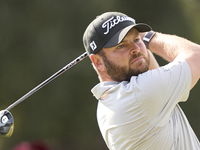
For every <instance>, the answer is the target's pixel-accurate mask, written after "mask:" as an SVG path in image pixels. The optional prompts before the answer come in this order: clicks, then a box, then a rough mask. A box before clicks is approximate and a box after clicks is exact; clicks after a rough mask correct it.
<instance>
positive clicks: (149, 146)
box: [92, 58, 200, 150]
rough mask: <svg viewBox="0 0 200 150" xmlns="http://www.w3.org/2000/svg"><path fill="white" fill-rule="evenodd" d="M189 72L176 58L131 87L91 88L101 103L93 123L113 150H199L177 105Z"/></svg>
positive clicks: (124, 84) (186, 91) (136, 78)
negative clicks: (95, 123) (95, 122)
mask: <svg viewBox="0 0 200 150" xmlns="http://www.w3.org/2000/svg"><path fill="white" fill-rule="evenodd" d="M190 87H191V71H190V68H189V65H188V63H187V62H186V61H185V60H179V58H176V60H174V61H173V62H172V63H169V64H168V65H166V66H164V67H160V68H158V69H154V70H151V71H147V72H145V73H143V74H140V75H138V76H133V77H132V78H131V80H130V82H127V81H124V82H120V83H119V82H115V81H109V82H102V83H99V84H98V85H96V86H95V87H94V88H93V89H92V93H93V94H94V96H95V97H96V98H97V99H98V100H99V101H98V107H97V120H98V124H99V128H100V131H101V133H102V136H103V138H104V140H105V142H106V144H107V146H108V148H109V149H111V150H135V149H139V150H199V149H200V143H199V141H198V139H197V137H196V135H195V133H194V132H193V130H192V128H191V126H190V124H189V122H188V120H187V118H186V116H185V115H184V113H183V111H182V110H181V108H180V106H179V105H178V103H179V102H183V101H186V100H187V98H188V96H189V91H190Z"/></svg>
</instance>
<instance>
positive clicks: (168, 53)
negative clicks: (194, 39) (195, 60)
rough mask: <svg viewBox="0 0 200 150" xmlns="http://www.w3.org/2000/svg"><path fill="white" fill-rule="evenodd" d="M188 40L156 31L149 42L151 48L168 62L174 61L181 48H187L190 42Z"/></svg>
mask: <svg viewBox="0 0 200 150" xmlns="http://www.w3.org/2000/svg"><path fill="white" fill-rule="evenodd" d="M186 41H187V40H185V39H183V38H180V37H177V36H175V35H167V34H161V33H156V34H155V35H154V37H153V38H152V39H151V41H150V42H149V49H150V50H151V51H152V52H153V53H155V54H157V55H158V56H160V57H162V58H164V59H165V60H167V61H168V62H172V61H173V60H174V59H175V58H176V57H177V56H178V54H179V53H180V52H181V50H183V48H184V49H185V48H186V45H187V44H186V43H187V42H188V41H187V42H186Z"/></svg>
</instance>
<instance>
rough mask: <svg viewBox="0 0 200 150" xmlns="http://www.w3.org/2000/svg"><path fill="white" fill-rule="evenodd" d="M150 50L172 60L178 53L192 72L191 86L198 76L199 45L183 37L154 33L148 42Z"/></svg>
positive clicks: (199, 64)
mask: <svg viewBox="0 0 200 150" xmlns="http://www.w3.org/2000/svg"><path fill="white" fill-rule="evenodd" d="M149 48H150V50H151V51H152V52H153V53H155V54H157V55H159V56H161V57H163V58H164V59H166V60H167V61H169V62H172V61H173V60H174V59H175V58H176V57H177V56H178V55H179V56H180V57H181V58H182V59H184V60H186V61H187V63H188V64H189V67H190V70H191V74H192V85H191V88H193V87H194V85H195V84H196V83H197V81H198V80H199V77H200V69H199V68H200V45H197V44H195V43H193V42H190V41H188V40H186V39H184V38H181V37H178V36H174V35H166V34H161V33H156V34H155V35H154V37H153V38H152V39H151V41H150V43H149Z"/></svg>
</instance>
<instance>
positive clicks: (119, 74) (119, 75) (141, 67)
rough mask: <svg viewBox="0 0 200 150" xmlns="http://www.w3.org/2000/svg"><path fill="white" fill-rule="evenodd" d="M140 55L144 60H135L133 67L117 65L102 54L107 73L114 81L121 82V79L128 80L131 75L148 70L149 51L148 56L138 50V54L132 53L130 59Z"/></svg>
mask: <svg viewBox="0 0 200 150" xmlns="http://www.w3.org/2000/svg"><path fill="white" fill-rule="evenodd" d="M140 56H142V57H143V58H144V60H145V62H143V61H142V62H136V64H135V68H134V69H133V68H130V66H129V67H125V66H119V65H117V64H115V63H113V62H111V61H109V60H108V59H107V58H106V56H105V55H102V58H103V61H104V64H105V67H106V69H107V73H108V75H109V76H110V77H111V78H112V79H113V80H115V81H118V82H122V81H130V78H131V77H132V76H138V75H139V74H141V73H144V72H146V71H148V70H149V63H150V60H149V53H148V57H146V56H145V55H144V54H142V53H141V52H139V53H138V54H136V55H134V56H133V58H132V59H131V60H134V59H136V58H137V57H140Z"/></svg>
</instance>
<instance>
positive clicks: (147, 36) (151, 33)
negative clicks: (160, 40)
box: [143, 30, 156, 49]
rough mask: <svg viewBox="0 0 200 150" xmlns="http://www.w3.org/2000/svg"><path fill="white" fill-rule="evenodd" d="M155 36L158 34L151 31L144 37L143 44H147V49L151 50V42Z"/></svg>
mask: <svg viewBox="0 0 200 150" xmlns="http://www.w3.org/2000/svg"><path fill="white" fill-rule="evenodd" d="M155 34H156V33H155V32H154V31H153V30H151V31H149V32H147V33H146V34H145V36H144V37H143V42H144V44H145V46H146V48H147V49H149V42H150V40H151V39H152V38H153V36H154V35H155Z"/></svg>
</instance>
